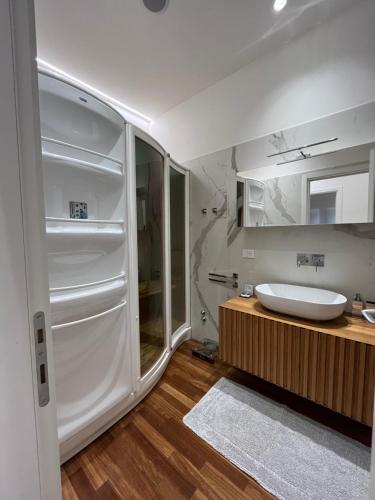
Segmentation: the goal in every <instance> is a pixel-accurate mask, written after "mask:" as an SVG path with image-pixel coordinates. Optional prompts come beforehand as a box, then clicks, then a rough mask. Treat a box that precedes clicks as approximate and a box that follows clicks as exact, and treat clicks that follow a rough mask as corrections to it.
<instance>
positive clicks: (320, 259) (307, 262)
mask: <svg viewBox="0 0 375 500" xmlns="http://www.w3.org/2000/svg"><path fill="white" fill-rule="evenodd" d="M324 259H325V256H324V255H323V254H317V253H309V254H307V253H297V267H301V266H313V267H315V271H318V267H324Z"/></svg>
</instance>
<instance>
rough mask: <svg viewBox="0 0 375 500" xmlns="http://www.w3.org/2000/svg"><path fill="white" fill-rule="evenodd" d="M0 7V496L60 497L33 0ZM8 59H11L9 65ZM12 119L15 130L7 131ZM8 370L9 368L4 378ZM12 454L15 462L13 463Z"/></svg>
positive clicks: (9, 0)
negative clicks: (39, 354)
mask: <svg viewBox="0 0 375 500" xmlns="http://www.w3.org/2000/svg"><path fill="white" fill-rule="evenodd" d="M0 8H1V18H2V23H4V25H3V28H5V29H4V30H2V37H3V38H2V41H3V42H2V50H1V63H2V68H3V71H4V79H2V83H4V82H5V81H6V79H7V80H8V81H9V82H11V85H12V86H11V87H10V86H9V87H8V86H6V85H1V99H2V100H4V101H5V100H6V101H7V102H9V103H13V109H12V112H11V115H8V116H4V115H3V116H0V127H1V128H2V129H3V128H4V130H6V131H7V132H6V134H5V133H4V136H6V135H8V136H9V137H11V138H12V140H9V141H8V142H7V143H6V144H4V150H3V151H4V154H5V158H7V157H8V158H9V157H10V156H11V155H13V156H14V158H16V160H15V161H14V162H13V163H12V162H8V160H6V159H5V160H4V157H3V158H2V159H3V161H4V164H3V165H2V168H1V176H2V179H3V180H4V183H6V189H7V190H8V191H9V196H10V197H11V202H10V204H9V205H7V207H6V208H7V211H6V212H4V214H3V217H4V218H3V220H4V221H6V223H5V224H4V227H3V228H2V231H3V238H4V241H7V243H8V245H15V244H16V243H15V242H16V240H17V238H18V239H19V241H18V243H17V248H16V247H15V246H13V249H14V251H13V254H12V261H11V262H9V269H8V268H7V269H6V270H5V271H4V274H5V273H8V272H12V266H13V268H14V266H17V269H16V272H14V276H13V283H12V287H13V288H14V290H17V297H18V298H17V300H16V301H13V302H12V303H11V307H12V308H13V307H14V308H16V310H17V317H12V310H7V311H4V310H3V311H2V314H3V316H2V319H1V322H2V323H3V322H4V320H5V321H7V323H8V326H9V328H7V329H4V331H3V332H2V336H3V338H2V342H3V346H4V348H5V352H6V356H7V359H6V360H4V362H3V363H2V368H3V369H4V370H6V369H7V366H8V364H9V365H11V366H13V367H18V368H17V372H16V374H17V383H16V384H15V383H14V381H13V380H12V378H10V379H9V380H8V381H7V382H8V390H7V391H6V392H5V393H4V394H2V399H3V403H4V404H5V405H6V407H7V408H10V409H11V412H12V427H14V428H15V429H17V432H18V433H19V435H18V436H17V439H14V440H13V441H12V439H13V436H12V434H13V433H12V432H11V431H9V436H8V435H7V436H4V438H3V440H2V443H3V446H4V449H5V450H7V446H9V447H10V448H8V450H7V452H6V453H7V455H8V456H9V460H7V463H6V467H5V464H4V468H5V471H7V470H8V472H9V476H8V477H6V481H4V483H5V484H4V483H3V486H4V489H5V491H4V490H2V489H1V494H0V496H1V497H2V498H5V499H7V498H12V500H13V499H18V498H33V500H34V498H40V499H42V500H55V499H56V500H58V499H59V498H61V476H60V464H59V453H58V440H57V422H56V402H55V380H54V363H53V352H52V338H51V328H50V312H49V295H48V271H47V265H46V262H47V252H46V239H45V220H44V200H43V182H42V158H41V140H40V121H39V100H38V84H37V65H36V40H35V20H34V3H33V0H20V1H15V0H8V1H6V2H2V3H1V7H0ZM8 46H9V50H8ZM7 60H11V61H12V66H11V67H10V66H8V64H7ZM13 122H14V124H15V129H14V132H12V131H11V129H12V127H13ZM2 135H3V134H2ZM13 139H14V141H13ZM4 140H5V139H4ZM12 172H13V173H12ZM16 172H17V174H16V175H17V177H15V173H16ZM2 182H3V181H2ZM12 206H13V207H14V210H12ZM11 249H12V248H11V246H9V248H8V249H7V250H5V252H4V254H3V255H2V258H4V264H3V265H6V259H7V251H9V250H11ZM21 256H22V257H21ZM1 293H2V294H4V295H5V294H7V300H13V298H12V294H11V290H6V289H2V290H1ZM23 297H24V299H23ZM40 311H43V312H44V314H45V346H46V347H45V350H46V353H47V358H48V364H45V367H46V368H47V370H46V373H47V380H48V382H49V402H48V403H47V404H45V406H40V404H39V395H38V374H37V373H38V369H39V366H38V363H37V359H36V353H35V333H34V315H35V314H36V313H37V312H40ZM22 322H23V328H21V324H22ZM14 369H15V368H13V370H10V369H9V373H8V374H9V377H11V375H12V371H14ZM13 374H14V373H13ZM5 381H6V380H5ZM10 389H11V390H10ZM26 429H27V430H26ZM1 430H2V431H4V432H6V431H7V429H6V428H2V429H1ZM23 433H24V436H23ZM17 456H18V465H16V462H15V460H16V457H17ZM8 462H9V463H8ZM20 462H22V469H23V470H27V474H25V475H24V476H22V472H21V471H20V470H19V467H20V465H19V464H20ZM5 471H3V473H6V472H5ZM33 471H34V472H33ZM19 474H21V475H19ZM15 475H17V476H18V477H17V479H18V481H17V484H15V481H13V480H12V477H15ZM31 480H33V484H31V483H30V481H31ZM1 482H2V481H0V483H1ZM13 483H14V484H13ZM0 488H1V485H0ZM8 495H10V496H8Z"/></svg>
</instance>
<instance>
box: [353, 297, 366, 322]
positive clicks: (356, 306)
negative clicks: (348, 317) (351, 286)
mask: <svg viewBox="0 0 375 500" xmlns="http://www.w3.org/2000/svg"><path fill="white" fill-rule="evenodd" d="M363 308H364V307H363V300H362V297H361V294H360V293H358V292H357V293H355V294H354V295H353V298H352V315H353V316H362V309H363Z"/></svg>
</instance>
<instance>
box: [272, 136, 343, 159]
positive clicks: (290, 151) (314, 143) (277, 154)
mask: <svg viewBox="0 0 375 500" xmlns="http://www.w3.org/2000/svg"><path fill="white" fill-rule="evenodd" d="M337 140H338V137H334V138H333V139H326V140H325V141H319V142H312V143H311V144H305V145H304V146H300V147H298V148H292V149H286V150H285V151H280V153H272V154H271V155H267V158H272V157H273V156H279V155H283V154H286V153H292V152H293V151H301V150H302V149H306V148H312V147H313V146H320V145H321V144H328V143H329V142H334V141H337ZM292 161H293V160H292Z"/></svg>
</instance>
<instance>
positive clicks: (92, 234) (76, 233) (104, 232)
mask: <svg viewBox="0 0 375 500" xmlns="http://www.w3.org/2000/svg"><path fill="white" fill-rule="evenodd" d="M47 222H48V221H47ZM119 225H120V224H119ZM46 233H47V236H48V237H49V238H60V237H61V238H64V237H70V238H100V239H112V240H117V239H121V240H123V239H124V236H125V231H124V229H123V228H121V229H115V228H111V229H107V228H93V227H90V228H77V227H75V228H74V227H70V228H62V227H61V226H58V227H48V226H47V230H46Z"/></svg>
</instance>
